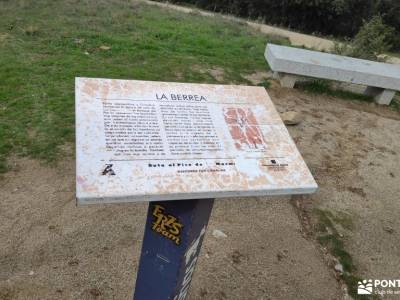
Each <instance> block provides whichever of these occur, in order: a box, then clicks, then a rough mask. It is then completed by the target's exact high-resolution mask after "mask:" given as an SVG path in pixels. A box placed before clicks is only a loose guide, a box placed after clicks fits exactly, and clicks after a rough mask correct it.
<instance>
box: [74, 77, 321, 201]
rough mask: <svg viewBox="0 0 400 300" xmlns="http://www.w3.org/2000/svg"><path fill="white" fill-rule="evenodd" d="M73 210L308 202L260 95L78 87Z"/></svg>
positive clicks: (90, 83) (110, 83)
mask: <svg viewBox="0 0 400 300" xmlns="http://www.w3.org/2000/svg"><path fill="white" fill-rule="evenodd" d="M75 84H76V163H77V166H76V173H77V177H76V190H77V200H78V203H79V204H90V203H115V202H134V201H159V200H179V199H201V198H219V197H235V196H263V195H277V194H305V193H312V192H314V191H315V190H316V189H317V185H316V183H315V181H314V179H313V177H312V175H311V174H310V172H309V170H308V168H307V166H306V164H305V163H304V161H303V159H302V157H301V155H300V153H299V152H298V150H297V148H296V146H295V144H294V142H293V141H292V139H291V138H290V136H289V133H288V131H287V129H286V127H285V126H284V124H283V123H282V121H281V119H280V117H279V114H278V113H277V111H276V110H275V108H274V105H273V104H272V102H271V100H270V98H269V96H268V94H267V92H266V91H265V89H264V88H262V87H248V86H232V85H206V84H183V83H167V82H149V81H135V80H114V79H95V78H76V83H75Z"/></svg>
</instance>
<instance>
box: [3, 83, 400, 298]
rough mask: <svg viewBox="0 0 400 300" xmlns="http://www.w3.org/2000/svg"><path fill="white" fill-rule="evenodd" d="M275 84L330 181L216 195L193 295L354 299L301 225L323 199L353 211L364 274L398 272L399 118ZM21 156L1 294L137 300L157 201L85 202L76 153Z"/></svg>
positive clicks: (6, 187)
mask: <svg viewBox="0 0 400 300" xmlns="http://www.w3.org/2000/svg"><path fill="white" fill-rule="evenodd" d="M269 93H270V95H271V97H272V99H273V101H274V103H275V104H276V106H277V108H278V110H279V111H281V112H284V111H287V110H296V111H299V112H300V113H301V114H302V116H303V117H304V121H303V122H302V123H301V124H299V125H297V126H294V127H290V128H289V130H290V133H291V135H292V137H293V138H294V140H295V142H296V143H297V145H298V147H299V149H300V152H301V153H302V154H303V156H304V158H305V160H306V162H307V164H308V165H309V167H310V169H311V171H312V173H313V174H314V176H315V178H316V180H317V182H318V184H319V185H320V189H319V191H318V192H317V193H316V194H314V195H312V196H307V197H303V198H296V199H290V197H271V198H264V197H260V198H248V199H220V200H218V201H216V203H215V207H214V210H213V214H212V217H211V220H210V224H209V228H208V231H207V234H206V238H205V242H204V244H203V248H202V251H201V255H200V259H199V262H198V266H197V269H196V272H195V276H194V279H193V282H192V286H191V292H190V295H189V297H188V298H189V299H191V300H193V299H241V300H242V299H260V300H261V299H344V298H345V297H346V296H345V292H344V285H343V284H342V283H341V282H340V281H338V280H337V278H338V276H337V274H336V272H335V270H334V269H333V267H332V265H331V263H330V260H329V258H328V257H327V255H326V254H325V251H324V249H322V248H321V246H320V245H319V244H318V243H317V242H316V241H315V238H314V237H313V232H312V227H307V226H306V223H305V222H303V221H304V220H303V216H304V215H306V216H308V217H309V218H310V220H311V222H313V218H314V217H313V213H312V211H313V209H314V208H321V209H325V210H329V211H332V212H333V213H335V214H336V213H346V214H348V215H350V216H351V218H352V222H353V223H354V226H353V227H352V229H351V230H348V229H344V228H342V229H341V234H342V235H343V237H344V239H345V246H346V249H347V250H348V251H349V253H350V254H351V255H352V256H353V259H354V261H355V264H356V266H357V268H358V271H357V273H358V274H359V275H360V276H361V277H365V278H382V279H383V278H386V279H398V278H400V276H399V275H400V274H399V270H398V266H399V265H400V250H399V247H398V245H399V244H400V220H399V218H398V216H399V215H400V201H399V200H400V199H399V195H400V185H399V179H400V159H399V156H400V115H399V114H398V113H395V112H392V111H390V110H389V109H388V108H384V107H378V106H376V105H375V104H366V103H359V102H356V101H345V100H340V99H337V98H331V97H328V96H314V95H310V94H306V93H303V92H301V91H299V90H288V89H281V88H278V87H275V85H274V86H273V87H272V88H271V89H270V90H269ZM71 148H72V147H71ZM69 152H70V153H72V150H70V151H69ZM11 163H12V165H13V169H12V171H10V172H8V173H6V174H5V175H4V176H3V178H1V179H0V188H1V194H0V195H1V196H0V198H1V201H0V299H130V298H131V296H132V291H133V288H134V284H135V277H136V271H137V265H138V258H139V254H140V247H141V242H142V235H143V227H144V223H145V215H146V209H147V205H146V204H126V205H96V206H88V207H76V206H75V198H74V193H75V169H74V163H75V161H74V158H73V157H72V156H66V157H64V158H63V159H62V160H60V163H59V164H58V166H57V167H49V166H44V165H42V164H40V163H39V162H37V161H33V160H29V159H21V158H18V159H13V160H12V161H11ZM296 200H297V201H302V203H303V205H302V208H301V211H300V210H299V208H298V207H297V206H295V205H293V203H294V202H295V201H296ZM299 214H300V216H301V217H300V218H299ZM215 229H218V230H221V231H223V232H224V233H225V234H226V235H227V237H226V238H215V237H214V236H213V235H212V232H213V230H215Z"/></svg>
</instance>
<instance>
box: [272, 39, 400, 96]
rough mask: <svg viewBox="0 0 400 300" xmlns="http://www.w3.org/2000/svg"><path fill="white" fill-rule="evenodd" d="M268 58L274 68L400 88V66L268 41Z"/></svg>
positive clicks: (326, 77)
mask: <svg viewBox="0 0 400 300" xmlns="http://www.w3.org/2000/svg"><path fill="white" fill-rule="evenodd" d="M265 58H266V59H267V61H268V64H269V65H270V67H271V69H272V70H273V71H274V72H282V73H289V74H296V75H302V76H309V77H316V78H323V79H330V80H337V81H342V82H350V83H355V84H362V85H366V86H372V87H379V88H383V89H390V90H397V91H398V90H400V66H399V65H393V64H387V63H379V62H374V61H368V60H362V59H357V58H352V57H346V56H340V55H334V54H328V53H323V52H317V51H310V50H304V49H298V48H293V47H285V46H278V45H274V44H268V45H267V48H266V51H265Z"/></svg>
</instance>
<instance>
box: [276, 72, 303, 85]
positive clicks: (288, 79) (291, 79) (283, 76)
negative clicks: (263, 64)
mask: <svg viewBox="0 0 400 300" xmlns="http://www.w3.org/2000/svg"><path fill="white" fill-rule="evenodd" d="M274 78H277V79H279V81H280V83H281V86H282V87H285V88H291V89H292V88H294V85H295V84H296V81H297V80H298V79H299V78H298V76H296V75H292V74H287V73H278V72H274Z"/></svg>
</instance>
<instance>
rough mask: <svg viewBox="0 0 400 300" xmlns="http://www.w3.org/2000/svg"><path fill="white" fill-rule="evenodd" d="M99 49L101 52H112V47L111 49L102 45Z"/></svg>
mask: <svg viewBox="0 0 400 300" xmlns="http://www.w3.org/2000/svg"><path fill="white" fill-rule="evenodd" d="M99 49H100V50H104V51H107V50H110V49H111V47H109V46H105V45H102V46H100V47H99Z"/></svg>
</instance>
